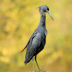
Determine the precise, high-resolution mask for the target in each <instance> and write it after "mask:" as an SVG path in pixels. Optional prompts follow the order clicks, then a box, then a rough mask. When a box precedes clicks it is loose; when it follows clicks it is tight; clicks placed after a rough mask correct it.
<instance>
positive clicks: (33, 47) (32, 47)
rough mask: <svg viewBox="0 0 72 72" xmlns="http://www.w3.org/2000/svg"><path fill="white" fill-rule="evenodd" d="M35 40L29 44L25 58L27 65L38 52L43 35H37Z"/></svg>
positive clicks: (34, 37)
mask: <svg viewBox="0 0 72 72" xmlns="http://www.w3.org/2000/svg"><path fill="white" fill-rule="evenodd" d="M32 37H33V39H32V40H31V43H29V45H28V48H27V53H26V56H25V63H28V62H29V61H30V60H31V59H32V57H33V56H34V55H35V54H36V53H37V52H38V49H39V47H40V45H41V42H42V40H41V34H40V33H36V34H35V35H34V36H32Z"/></svg>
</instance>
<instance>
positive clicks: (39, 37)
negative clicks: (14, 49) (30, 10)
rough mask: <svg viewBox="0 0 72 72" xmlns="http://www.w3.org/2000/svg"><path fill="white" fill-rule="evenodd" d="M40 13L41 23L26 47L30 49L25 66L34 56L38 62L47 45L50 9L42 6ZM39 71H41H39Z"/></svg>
mask: <svg viewBox="0 0 72 72" xmlns="http://www.w3.org/2000/svg"><path fill="white" fill-rule="evenodd" d="M39 11H40V14H41V18H40V23H39V25H38V27H37V29H36V30H35V31H34V33H33V34H32V36H31V37H30V39H29V41H28V43H27V45H26V47H28V48H27V53H26V56H25V62H24V63H25V64H27V63H28V62H29V61H30V60H31V59H32V58H33V57H34V56H35V61H36V56H37V54H38V53H39V52H40V51H41V50H43V48H44V46H45V44H46V34H47V30H46V25H45V19H46V15H45V12H47V13H48V14H49V15H50V16H51V14H50V13H49V8H48V7H47V6H46V5H42V6H40V7H39ZM51 18H52V16H51ZM52 19H53V18H52ZM26 47H25V48H26ZM25 48H24V49H25ZM24 49H23V50H24ZM23 50H22V51H23ZM36 63H37V61H36ZM37 66H38V63H37ZM38 69H39V66H38ZM39 71H40V69H39Z"/></svg>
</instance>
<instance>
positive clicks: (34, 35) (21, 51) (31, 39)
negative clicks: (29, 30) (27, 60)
mask: <svg viewBox="0 0 72 72" xmlns="http://www.w3.org/2000/svg"><path fill="white" fill-rule="evenodd" d="M36 33H37V32H36V31H35V32H34V33H33V35H32V36H31V38H30V40H29V41H28V43H27V44H26V46H25V47H24V48H23V50H22V51H21V52H23V51H24V50H25V49H26V48H27V46H28V45H29V43H30V44H31V41H32V39H33V38H34V37H35V35H36Z"/></svg>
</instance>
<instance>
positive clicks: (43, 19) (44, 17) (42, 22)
mask: <svg viewBox="0 0 72 72" xmlns="http://www.w3.org/2000/svg"><path fill="white" fill-rule="evenodd" d="M45 20H46V15H45V13H44V12H42V13H41V18H40V23H39V27H40V26H43V27H45Z"/></svg>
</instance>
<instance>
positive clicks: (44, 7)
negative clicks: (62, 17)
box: [38, 5, 54, 20]
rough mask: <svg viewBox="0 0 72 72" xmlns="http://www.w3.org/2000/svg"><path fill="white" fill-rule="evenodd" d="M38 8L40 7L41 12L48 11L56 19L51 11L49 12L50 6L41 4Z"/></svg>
mask: <svg viewBox="0 0 72 72" xmlns="http://www.w3.org/2000/svg"><path fill="white" fill-rule="evenodd" d="M38 8H39V11H40V13H45V12H46V13H48V14H49V15H50V17H51V18H52V20H54V19H53V17H52V16H51V14H50V12H49V7H48V6H46V5H42V6H39V7H38Z"/></svg>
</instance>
